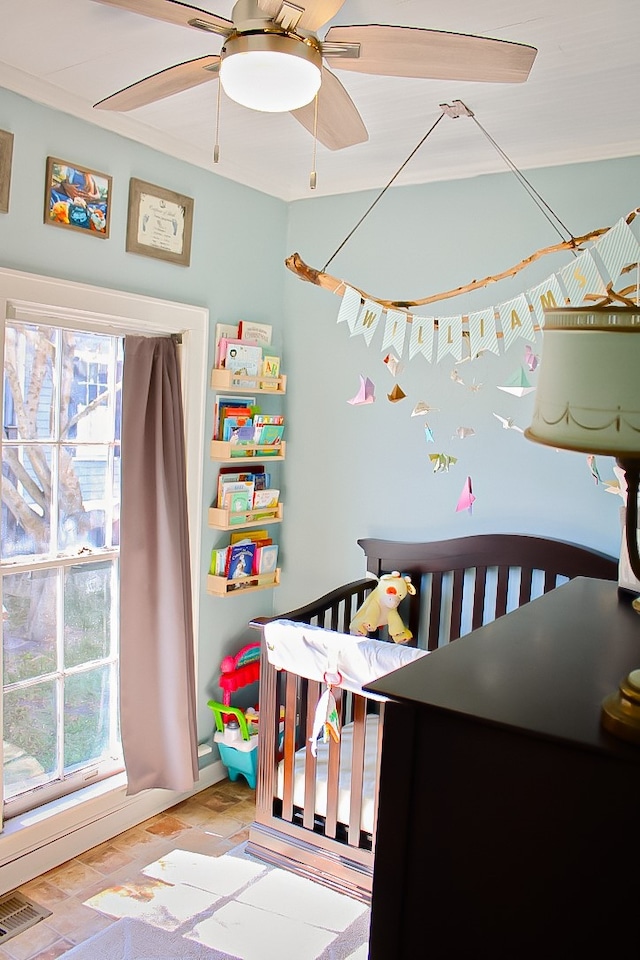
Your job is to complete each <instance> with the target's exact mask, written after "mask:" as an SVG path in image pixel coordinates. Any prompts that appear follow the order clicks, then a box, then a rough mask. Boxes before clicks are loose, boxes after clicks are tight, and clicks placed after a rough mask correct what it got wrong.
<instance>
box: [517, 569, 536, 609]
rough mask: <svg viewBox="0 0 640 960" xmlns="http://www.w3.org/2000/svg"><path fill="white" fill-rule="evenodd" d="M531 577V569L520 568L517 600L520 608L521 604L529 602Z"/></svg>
mask: <svg viewBox="0 0 640 960" xmlns="http://www.w3.org/2000/svg"><path fill="white" fill-rule="evenodd" d="M532 577H533V570H532V569H531V567H521V568H520V595H519V599H518V606H519V607H521V606H522V604H523V603H528V602H529V600H531V582H532Z"/></svg>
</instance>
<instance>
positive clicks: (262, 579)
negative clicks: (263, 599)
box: [207, 567, 280, 597]
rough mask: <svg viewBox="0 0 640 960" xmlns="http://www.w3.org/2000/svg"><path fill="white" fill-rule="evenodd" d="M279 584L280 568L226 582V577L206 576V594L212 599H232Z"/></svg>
mask: <svg viewBox="0 0 640 960" xmlns="http://www.w3.org/2000/svg"><path fill="white" fill-rule="evenodd" d="M279 583H280V568H279V567H278V569H277V570H275V571H273V572H272V573H256V574H253V575H252V576H250V577H237V578H236V579H235V580H227V579H226V577H215V576H213V574H211V573H209V574H207V593H210V594H212V595H213V596H214V597H232V596H235V595H236V594H241V593H249V592H253V591H255V590H269V589H270V588H272V587H277V586H278V584H279Z"/></svg>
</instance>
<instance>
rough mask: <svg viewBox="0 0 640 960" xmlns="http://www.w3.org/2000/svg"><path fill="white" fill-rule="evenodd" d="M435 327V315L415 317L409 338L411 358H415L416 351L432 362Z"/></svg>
mask: <svg viewBox="0 0 640 960" xmlns="http://www.w3.org/2000/svg"><path fill="white" fill-rule="evenodd" d="M434 334H435V327H434V321H433V317H414V318H413V323H412V324H411V339H410V340H409V359H410V360H413V358H414V357H415V355H416V353H421V354H422V356H423V357H424V358H425V359H426V360H428V361H429V363H431V358H432V356H433V339H434Z"/></svg>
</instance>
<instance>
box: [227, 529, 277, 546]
mask: <svg viewBox="0 0 640 960" xmlns="http://www.w3.org/2000/svg"><path fill="white" fill-rule="evenodd" d="M240 540H252V541H253V542H254V543H255V544H257V545H258V546H263V545H265V544H268V543H273V540H272V539H271V537H270V536H269V535H268V533H267V531H266V530H236V531H235V532H234V533H231V534H229V542H230V543H232V544H233V543H239V542H240Z"/></svg>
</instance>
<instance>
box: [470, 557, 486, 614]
mask: <svg viewBox="0 0 640 960" xmlns="http://www.w3.org/2000/svg"><path fill="white" fill-rule="evenodd" d="M486 589H487V568H486V567H476V575H475V581H474V584H473V613H472V615H471V629H472V630H477V629H478V627H481V626H482V621H483V619H484V600H485V593H486Z"/></svg>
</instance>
